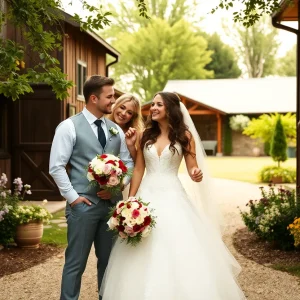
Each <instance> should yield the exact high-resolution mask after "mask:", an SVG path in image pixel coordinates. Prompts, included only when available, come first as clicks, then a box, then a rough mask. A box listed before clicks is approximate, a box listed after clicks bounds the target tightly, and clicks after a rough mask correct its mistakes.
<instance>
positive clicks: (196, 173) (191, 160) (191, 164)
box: [184, 133, 203, 182]
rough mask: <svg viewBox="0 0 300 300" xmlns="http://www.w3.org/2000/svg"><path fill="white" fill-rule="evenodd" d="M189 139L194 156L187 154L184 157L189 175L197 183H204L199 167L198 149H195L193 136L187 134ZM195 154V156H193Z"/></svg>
mask: <svg viewBox="0 0 300 300" xmlns="http://www.w3.org/2000/svg"><path fill="white" fill-rule="evenodd" d="M187 136H188V138H189V139H190V148H189V150H190V152H191V153H192V154H186V155H185V156H184V158H185V163H186V168H187V170H188V173H189V175H190V177H191V179H192V180H193V181H195V182H200V181H202V177H203V175H202V172H201V170H200V169H199V167H198V163H197V159H196V154H195V153H196V148H195V141H194V138H193V136H192V135H191V134H189V133H187ZM193 153H194V154H193Z"/></svg>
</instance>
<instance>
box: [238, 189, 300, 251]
mask: <svg viewBox="0 0 300 300" xmlns="http://www.w3.org/2000/svg"><path fill="white" fill-rule="evenodd" d="M260 189H261V194H262V198H261V199H260V200H250V201H249V202H248V203H247V204H246V206H248V207H249V210H248V211H240V213H241V216H242V218H243V221H244V223H245V225H246V226H247V227H248V229H249V230H250V231H252V232H255V233H256V234H257V236H258V237H260V238H261V239H263V240H265V241H268V242H271V243H273V244H274V246H276V247H278V248H280V249H284V250H290V249H293V248H294V237H293V235H291V234H290V232H289V230H288V226H289V225H290V224H291V223H293V221H294V219H295V218H296V217H297V215H298V214H297V207H296V191H295V190H292V191H289V190H285V189H282V188H279V189H278V191H277V192H276V191H275V188H274V187H273V186H271V185H270V188H269V191H268V192H266V191H265V188H264V187H261V188H260Z"/></svg>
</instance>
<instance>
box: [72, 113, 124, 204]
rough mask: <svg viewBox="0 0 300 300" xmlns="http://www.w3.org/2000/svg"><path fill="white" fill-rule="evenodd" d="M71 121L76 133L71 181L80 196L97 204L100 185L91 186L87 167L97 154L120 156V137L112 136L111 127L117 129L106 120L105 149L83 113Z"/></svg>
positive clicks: (117, 135)
mask: <svg viewBox="0 0 300 300" xmlns="http://www.w3.org/2000/svg"><path fill="white" fill-rule="evenodd" d="M70 119H71V120H72V122H73V123H74V126H75V132H76V143H75V145H74V147H73V152H72V155H71V157H70V160H69V164H70V167H71V170H70V173H69V176H70V181H71V183H72V185H73V188H74V189H75V191H76V192H77V193H78V194H79V195H80V196H83V197H86V198H87V199H89V200H90V201H91V202H93V203H95V204H97V203H98V202H99V200H100V198H99V197H98V196H97V192H99V190H100V189H99V186H98V185H97V186H93V187H92V186H90V182H89V181H88V180H87V178H86V174H87V166H88V164H89V162H90V161H91V160H92V159H93V158H94V157H95V156H96V155H97V154H103V153H110V154H113V155H116V156H118V155H119V154H120V146H121V139H120V135H119V134H116V135H112V134H111V133H110V132H109V129H110V128H111V127H113V128H115V129H117V127H116V124H115V123H113V122H112V121H110V120H108V119H105V122H106V126H107V132H108V137H107V141H106V145H105V148H104V149H103V148H102V146H101V144H100V142H99V141H98V139H97V137H96V135H95V133H94V132H93V130H92V128H91V126H90V124H89V123H88V121H87V119H86V118H85V116H84V115H83V113H82V112H80V113H79V114H77V115H75V116H73V117H71V118H70ZM117 130H118V129H117ZM117 198H119V197H117Z"/></svg>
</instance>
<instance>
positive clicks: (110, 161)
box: [105, 160, 116, 166]
mask: <svg viewBox="0 0 300 300" xmlns="http://www.w3.org/2000/svg"><path fill="white" fill-rule="evenodd" d="M105 164H106V165H108V164H111V165H114V166H115V165H116V162H115V161H113V160H108V161H107V162H106V163H105Z"/></svg>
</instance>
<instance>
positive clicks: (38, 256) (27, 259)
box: [0, 244, 62, 278]
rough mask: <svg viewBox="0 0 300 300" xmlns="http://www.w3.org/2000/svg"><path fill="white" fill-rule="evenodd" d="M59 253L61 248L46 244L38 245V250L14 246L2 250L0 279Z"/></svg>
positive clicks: (0, 254) (0, 255)
mask: <svg viewBox="0 0 300 300" xmlns="http://www.w3.org/2000/svg"><path fill="white" fill-rule="evenodd" d="M61 252H62V248H59V247H55V246H51V245H46V244H40V247H39V248H38V249H21V248H18V247H17V246H14V245H12V246H10V247H8V248H4V249H2V250H0V262H1V267H0V278H1V277H3V276H5V275H9V274H13V273H16V272H20V271H24V270H26V269H28V268H31V267H33V266H35V265H38V264H40V263H42V262H44V261H45V260H47V259H48V258H50V257H52V256H54V255H59V254H60V255H61Z"/></svg>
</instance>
